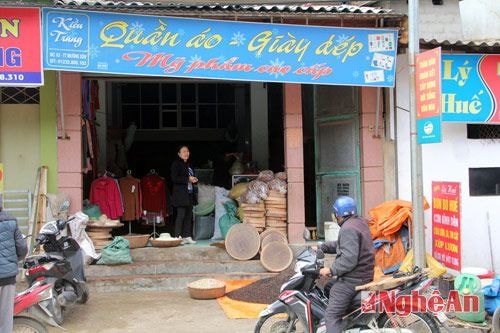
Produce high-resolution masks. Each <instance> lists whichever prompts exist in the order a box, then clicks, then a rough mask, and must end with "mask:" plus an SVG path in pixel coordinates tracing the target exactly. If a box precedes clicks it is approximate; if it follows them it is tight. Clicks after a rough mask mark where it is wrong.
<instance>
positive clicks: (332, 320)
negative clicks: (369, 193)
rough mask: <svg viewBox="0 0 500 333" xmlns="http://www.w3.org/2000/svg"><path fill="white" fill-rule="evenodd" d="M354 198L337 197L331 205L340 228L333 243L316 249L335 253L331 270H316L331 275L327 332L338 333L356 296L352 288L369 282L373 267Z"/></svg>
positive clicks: (364, 224) (372, 253)
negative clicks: (331, 284) (333, 280)
mask: <svg viewBox="0 0 500 333" xmlns="http://www.w3.org/2000/svg"><path fill="white" fill-rule="evenodd" d="M357 214H358V208H357V205H356V202H355V201H354V199H352V198H350V197H347V196H341V197H339V198H338V199H337V200H335V203H334V204H333V214H332V215H335V218H336V220H337V223H338V224H339V225H340V231H339V237H338V240H337V241H333V242H325V243H324V244H321V246H320V249H321V250H322V251H323V252H325V253H336V257H335V261H334V262H333V264H332V267H324V268H322V269H321V270H320V275H322V276H335V277H336V281H335V282H334V283H333V286H332V287H331V289H330V295H329V302H328V307H327V308H326V312H325V322H326V331H327V333H341V332H342V330H343V322H342V317H343V316H344V315H346V314H347V311H348V310H349V307H350V305H351V302H352V300H353V299H354V297H355V296H356V290H355V288H356V286H359V285H362V284H365V283H368V282H371V281H372V280H373V273H374V268H375V249H374V247H373V240H372V235H371V233H370V229H369V227H368V222H367V221H366V220H365V219H363V218H361V217H358V215H357Z"/></svg>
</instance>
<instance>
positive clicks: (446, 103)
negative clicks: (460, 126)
mask: <svg viewBox="0 0 500 333" xmlns="http://www.w3.org/2000/svg"><path fill="white" fill-rule="evenodd" d="M441 66H442V72H441V80H442V97H441V107H442V118H443V121H447V122H467V123H497V124H498V123H500V105H499V101H500V54H443V55H442V58H441Z"/></svg>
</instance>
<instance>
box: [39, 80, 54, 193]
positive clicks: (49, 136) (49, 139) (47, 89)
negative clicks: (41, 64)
mask: <svg viewBox="0 0 500 333" xmlns="http://www.w3.org/2000/svg"><path fill="white" fill-rule="evenodd" d="M44 77H45V79H44V82H45V83H44V85H43V87H41V88H40V165H41V166H42V165H46V166H47V167H48V176H47V192H49V193H57V112H56V87H57V86H56V72H54V71H45V72H44Z"/></svg>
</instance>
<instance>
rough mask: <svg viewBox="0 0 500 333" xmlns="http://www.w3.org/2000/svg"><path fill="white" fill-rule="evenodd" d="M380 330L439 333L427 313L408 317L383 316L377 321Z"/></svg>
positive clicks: (432, 319) (417, 313)
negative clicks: (391, 329) (403, 329)
mask: <svg viewBox="0 0 500 333" xmlns="http://www.w3.org/2000/svg"><path fill="white" fill-rule="evenodd" d="M379 327H380V328H407V329H409V330H410V331H412V332H414V333H439V332H440V331H439V328H438V325H437V323H436V321H435V320H434V318H433V317H431V316H430V315H429V314H427V313H421V312H415V313H410V314H409V315H408V316H398V315H396V314H394V315H391V316H390V317H389V316H387V315H385V314H384V315H383V317H382V318H381V319H380V321H379Z"/></svg>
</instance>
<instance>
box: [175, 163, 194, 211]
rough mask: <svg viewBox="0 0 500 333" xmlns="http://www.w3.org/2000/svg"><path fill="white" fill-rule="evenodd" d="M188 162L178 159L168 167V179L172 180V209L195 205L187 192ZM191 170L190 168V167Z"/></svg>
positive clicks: (192, 197) (191, 196)
mask: <svg viewBox="0 0 500 333" xmlns="http://www.w3.org/2000/svg"><path fill="white" fill-rule="evenodd" d="M189 166H190V165H189V163H188V162H184V161H183V160H181V159H180V158H178V159H176V160H175V161H174V162H173V163H172V166H171V167H170V178H171V179H172V205H173V206H174V207H187V206H191V205H195V204H196V202H193V200H194V199H195V198H194V196H193V195H190V193H189V191H188V183H189V173H188V167H189ZM191 168H192V167H191Z"/></svg>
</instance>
